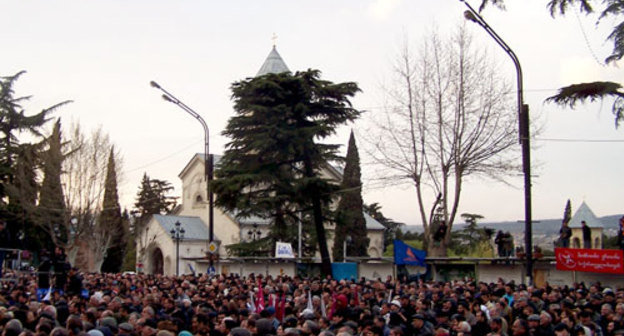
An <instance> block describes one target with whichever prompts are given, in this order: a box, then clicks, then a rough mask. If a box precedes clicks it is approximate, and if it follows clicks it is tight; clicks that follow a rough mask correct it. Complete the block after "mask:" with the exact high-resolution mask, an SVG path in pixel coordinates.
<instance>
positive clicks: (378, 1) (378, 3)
mask: <svg viewBox="0 0 624 336" xmlns="http://www.w3.org/2000/svg"><path fill="white" fill-rule="evenodd" d="M402 1H403V0H374V1H373V2H372V3H371V4H370V5H369V6H368V14H369V15H370V16H371V17H372V18H373V19H375V20H378V21H385V20H387V19H388V18H389V17H390V16H391V15H392V13H393V12H394V11H395V9H396V8H397V7H399V5H400V4H401V2H402Z"/></svg>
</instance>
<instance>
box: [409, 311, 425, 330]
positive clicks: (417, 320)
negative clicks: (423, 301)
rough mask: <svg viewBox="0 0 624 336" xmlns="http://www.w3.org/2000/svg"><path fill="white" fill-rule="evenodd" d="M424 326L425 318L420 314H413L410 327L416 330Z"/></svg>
mask: <svg viewBox="0 0 624 336" xmlns="http://www.w3.org/2000/svg"><path fill="white" fill-rule="evenodd" d="M424 324H425V317H424V316H423V315H422V314H414V316H412V326H413V327H414V328H416V329H420V328H422V326H423V325H424Z"/></svg>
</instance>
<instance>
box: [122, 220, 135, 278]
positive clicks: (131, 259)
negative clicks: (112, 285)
mask: <svg viewBox="0 0 624 336" xmlns="http://www.w3.org/2000/svg"><path fill="white" fill-rule="evenodd" d="M121 218H122V219H123V221H124V225H125V227H126V228H128V232H127V237H128V239H126V247H125V252H126V253H125V254H124V256H123V262H122V264H121V272H126V271H131V272H134V271H135V270H136V260H137V255H136V253H137V250H136V242H135V239H134V236H133V235H132V233H131V232H130V230H129V228H130V226H131V225H130V223H131V220H130V214H129V213H128V210H127V209H124V211H123V213H122V214H121Z"/></svg>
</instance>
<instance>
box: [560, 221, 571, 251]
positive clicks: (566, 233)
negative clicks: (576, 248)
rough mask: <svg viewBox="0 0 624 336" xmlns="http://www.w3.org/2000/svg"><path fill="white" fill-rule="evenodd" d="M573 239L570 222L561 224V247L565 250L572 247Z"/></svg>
mask: <svg viewBox="0 0 624 336" xmlns="http://www.w3.org/2000/svg"><path fill="white" fill-rule="evenodd" d="M571 237H572V229H571V228H570V226H569V223H568V221H564V222H563V223H562V224H561V229H560V230H559V243H560V245H561V247H565V248H568V247H570V238H571Z"/></svg>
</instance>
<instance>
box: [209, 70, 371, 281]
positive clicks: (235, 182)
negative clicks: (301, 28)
mask: <svg viewBox="0 0 624 336" xmlns="http://www.w3.org/2000/svg"><path fill="white" fill-rule="evenodd" d="M358 91H359V89H358V87H357V85H356V84H355V83H340V84H334V83H331V82H329V81H324V80H321V79H320V72H319V71H317V70H308V71H303V72H297V73H295V74H294V75H293V74H291V73H288V72H285V73H280V74H271V73H269V74H266V75H264V76H260V77H255V78H250V79H246V80H243V81H240V82H236V83H234V84H233V85H232V92H233V93H232V97H233V100H234V109H235V111H236V116H234V117H232V118H230V120H229V122H228V126H227V127H226V129H225V131H224V132H223V135H225V136H227V137H229V138H230V139H232V140H231V142H230V143H228V144H227V145H226V151H225V154H224V155H223V158H222V159H221V162H220V166H219V167H218V170H217V175H218V179H216V180H215V182H214V184H213V188H214V189H213V190H214V191H215V192H216V194H217V195H218V197H217V200H216V204H217V205H218V206H221V207H223V208H225V209H226V210H229V211H236V212H237V214H238V217H241V218H244V217H249V216H252V215H255V216H260V217H262V218H270V219H271V221H272V226H271V239H272V240H273V241H275V240H278V239H279V240H282V239H284V240H286V239H288V238H289V235H290V234H289V233H288V232H289V226H290V227H291V226H292V225H293V224H294V223H296V222H297V220H298V214H299V212H300V211H302V210H305V211H307V210H311V213H312V219H313V223H314V227H315V231H316V235H317V238H318V243H319V250H320V253H321V259H322V262H323V265H322V272H323V274H331V260H330V256H329V252H328V248H327V240H326V235H325V228H324V226H323V223H324V220H325V219H326V217H325V216H324V215H323V207H324V206H328V205H329V204H330V202H331V201H332V195H333V193H334V191H336V189H337V186H336V185H334V184H332V183H331V182H330V181H328V180H326V179H324V178H322V177H321V176H319V174H318V172H319V171H320V170H321V169H322V168H323V167H324V166H325V165H326V164H327V162H329V161H332V160H336V159H339V158H338V156H337V150H338V145H333V144H322V143H317V142H316V141H317V140H321V139H324V138H326V137H328V136H330V135H332V134H334V133H335V129H336V127H338V126H340V125H342V124H344V123H346V122H348V121H352V120H354V119H355V118H357V117H358V116H359V114H360V112H359V111H357V110H355V109H353V108H352V107H351V103H350V101H349V98H350V97H352V96H353V95H355V93H356V92H358Z"/></svg>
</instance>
